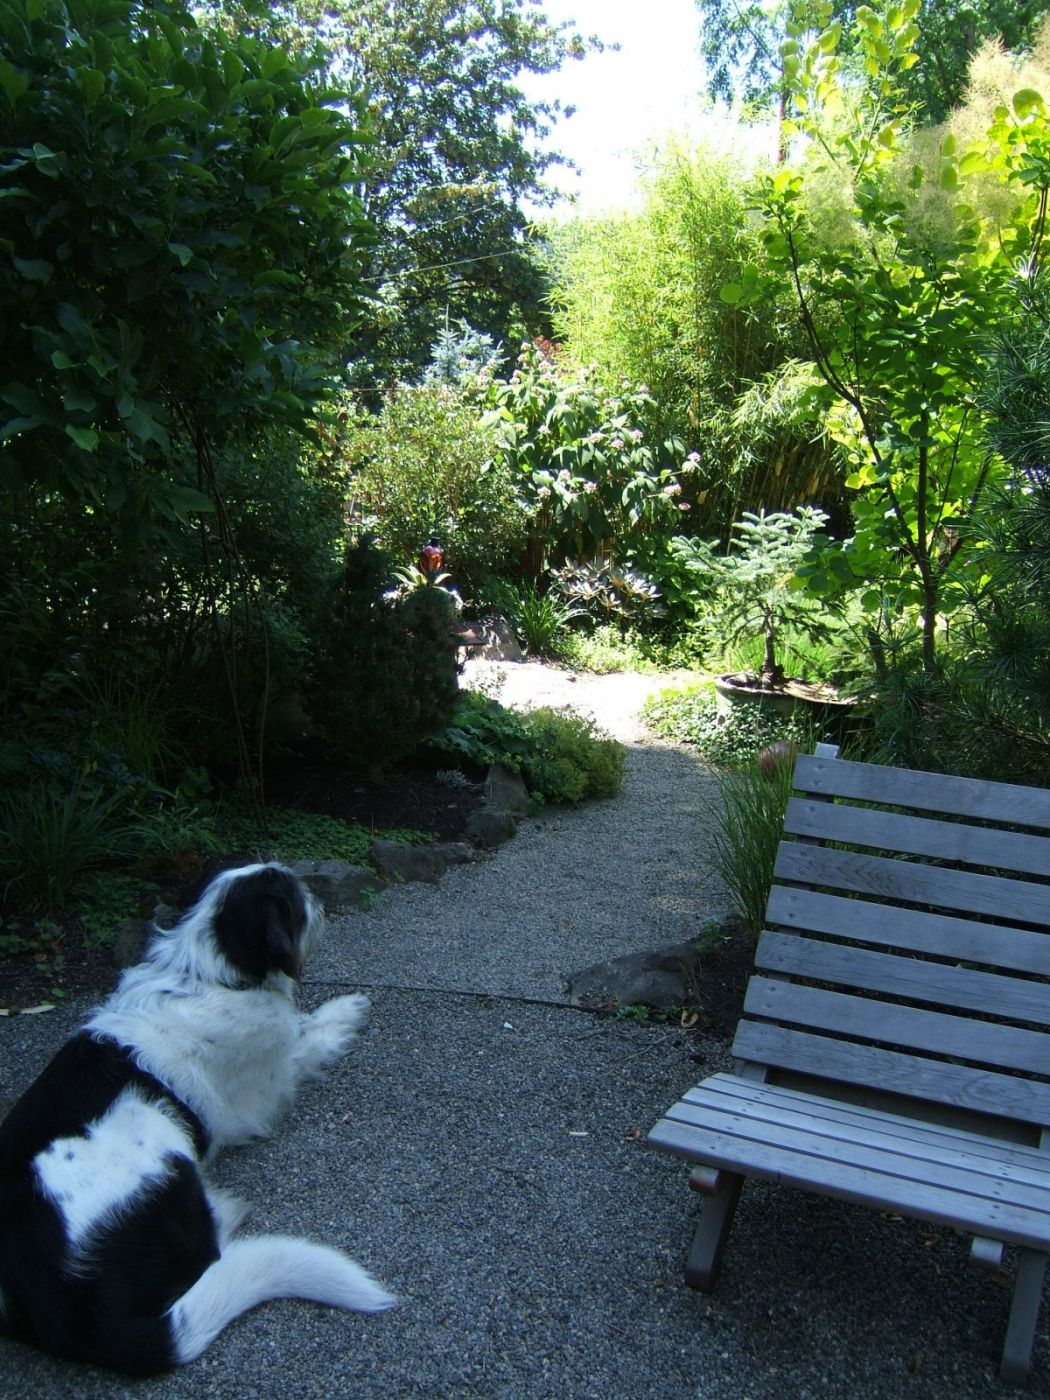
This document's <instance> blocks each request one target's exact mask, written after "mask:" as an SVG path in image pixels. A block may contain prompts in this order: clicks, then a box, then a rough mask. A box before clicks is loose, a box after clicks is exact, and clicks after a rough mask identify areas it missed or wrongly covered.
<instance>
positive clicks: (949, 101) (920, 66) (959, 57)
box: [696, 0, 1050, 122]
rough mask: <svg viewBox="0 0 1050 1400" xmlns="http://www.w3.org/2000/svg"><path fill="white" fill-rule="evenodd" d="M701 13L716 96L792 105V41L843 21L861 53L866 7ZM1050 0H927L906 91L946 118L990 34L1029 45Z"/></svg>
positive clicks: (715, 2)
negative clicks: (858, 28)
mask: <svg viewBox="0 0 1050 1400" xmlns="http://www.w3.org/2000/svg"><path fill="white" fill-rule="evenodd" d="M696 4H697V9H698V10H699V11H700V15H701V25H702V29H701V45H700V48H701V53H702V54H703V57H704V59H705V60H706V62H707V68H708V87H709V91H710V93H711V96H712V97H722V98H725V99H726V100H727V101H728V100H732V99H733V98H735V97H740V98H743V99H744V101H746V102H757V103H759V104H761V105H768V104H770V103H778V104H781V106H782V110H783V104H786V102H787V98H788V93H789V88H790V76H791V74H790V69H791V62H790V60H791V59H792V58H793V57H794V54H793V53H792V52H791V51H790V50H789V51H788V53H787V55H785V54H784V53H783V51H782V46H783V44H784V43H785V42H788V43H790V42H791V41H792V40H794V39H797V38H798V37H799V36H800V35H801V34H803V33H804V32H805V31H806V30H807V29H812V28H814V27H816V28H818V29H819V28H820V27H822V26H825V25H828V24H829V23H831V24H837V25H839V26H841V27H842V30H843V36H844V42H843V44H842V52H843V54H849V55H855V54H856V55H857V57H858V58H860V59H861V61H863V57H862V56H861V55H859V54H857V50H856V49H855V47H854V45H853V43H852V42H851V40H850V35H851V33H853V32H854V31H853V25H854V22H855V20H856V19H857V16H858V14H859V11H860V10H861V9H863V8H866V7H865V6H863V5H858V4H857V3H856V0H835V3H834V4H833V6H832V7H831V11H830V13H829V14H828V15H827V16H826V17H825V16H824V15H823V14H822V13H821V12H820V11H819V9H818V8H817V7H814V5H813V3H812V0H776V3H774V4H772V5H770V4H762V3H753V2H752V3H745V4H740V3H737V0H696ZM1048 9H1050V0H1021V3H1017V0H922V3H921V4H920V7H919V10H918V11H917V13H916V23H917V24H918V25H919V28H920V30H921V32H922V37H923V42H922V46H921V47H920V48H917V49H916V50H915V62H914V64H913V65H912V66H911V68H910V69H909V70H908V71H907V72H905V73H904V74H902V93H903V95H904V97H905V100H906V101H907V102H909V103H911V104H914V105H915V106H917V107H918V108H919V110H920V111H921V112H922V113H923V115H924V116H925V118H926V119H927V120H929V121H934V122H937V121H943V120H944V118H945V117H946V116H947V114H948V112H949V111H950V110H951V109H952V108H953V107H954V106H956V105H957V104H958V103H959V102H960V101H961V99H962V97H963V93H964V90H965V87H966V78H967V69H968V66H969V62H970V59H971V57H972V56H973V54H974V53H975V52H976V51H977V49H978V48H979V47H980V45H981V44H982V42H984V41H985V40H987V39H991V38H995V37H997V36H998V37H999V38H1001V39H1002V41H1003V43H1004V44H1005V46H1006V47H1007V48H1009V49H1017V48H1022V47H1024V46H1026V45H1027V44H1029V43H1030V42H1031V40H1032V38H1033V36H1034V34H1035V31H1036V28H1037V26H1038V23H1039V20H1040V19H1041V17H1042V16H1043V15H1045V14H1046V12H1047V10H1048Z"/></svg>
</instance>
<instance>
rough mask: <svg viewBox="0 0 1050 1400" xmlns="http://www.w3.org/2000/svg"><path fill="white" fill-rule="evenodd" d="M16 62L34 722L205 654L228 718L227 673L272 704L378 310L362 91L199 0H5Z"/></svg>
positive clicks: (11, 93)
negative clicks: (323, 441)
mask: <svg viewBox="0 0 1050 1400" xmlns="http://www.w3.org/2000/svg"><path fill="white" fill-rule="evenodd" d="M0 54H2V58H0V198H2V200H3V204H2V207H3V209H4V216H3V222H2V224H0V318H2V321H3V325H4V336H3V343H2V345H0V412H2V416H0V525H2V530H0V570H2V573H3V577H4V581H5V584H6V585H7V586H8V587H10V588H12V589H13V590H14V591H15V593H16V594H17V595H19V596H21V597H23V598H24V599H25V601H26V602H27V604H28V606H29V608H30V615H31V616H32V617H34V618H35V619H36V620H37V623H39V629H38V638H37V640H36V642H34V640H33V638H32V637H31V636H30V635H29V634H28V633H27V632H26V631H25V630H23V631H22V633H21V641H22V642H23V643H24V644H25V645H24V647H23V648H22V650H21V653H20V655H19V657H18V658H17V662H16V664H15V665H14V667H13V670H12V672H11V673H10V679H11V683H12V685H13V686H14V690H15V692H16V697H17V698H18V700H19V703H24V704H25V705H26V707H27V708H26V710H25V714H26V715H27V717H28V718H29V719H33V718H34V714H33V711H32V704H33V695H34V687H35V685H37V684H38V683H39V682H40V681H41V679H43V678H45V677H46V678H48V686H49V688H50V693H51V694H52V695H56V694H58V693H60V692H61V691H62V690H63V688H65V689H66V690H73V691H74V692H75V690H76V688H77V686H82V685H83V680H84V672H85V670H86V669H90V667H91V665H93V664H97V665H99V666H100V667H103V668H105V667H106V666H107V665H111V666H112V667H114V668H116V667H117V666H119V665H120V664H121V662H122V661H126V662H128V663H129V665H130V667H131V668H132V671H133V673H135V674H139V675H142V674H144V673H145V672H146V671H147V670H149V669H150V668H152V667H158V668H161V674H162V675H163V677H164V678H165V679H166V680H167V681H169V682H170V683H171V684H173V685H176V684H179V683H181V682H182V681H184V679H185V677H186V676H187V675H190V674H193V673H196V672H199V671H207V673H208V685H207V688H206V690H204V692H203V694H204V696H205V697H206V699H207V702H208V704H209V708H210V709H211V710H214V709H215V708H221V707H219V706H216V702H215V699H214V697H215V693H216V690H217V687H216V684H215V676H216V672H217V671H218V672H219V673H222V672H223V671H225V677H226V683H227V684H226V691H227V697H228V704H227V711H226V714H225V716H224V717H225V718H229V712H230V709H231V708H232V711H233V714H234V715H235V716H236V715H237V713H238V712H239V709H240V707H241V706H242V704H243V703H244V696H245V687H246V686H247V685H249V684H251V685H252V687H253V689H254V692H255V693H254V699H253V708H254V709H255V710H257V711H262V710H264V709H265V695H266V690H267V686H268V680H267V664H266V656H267V654H269V655H270V656H271V657H272V656H273V653H274V651H275V650H276V649H277V648H278V646H279V645H281V642H282V638H283V639H285V640H287V642H288V645H289V647H290V648H291V649H292V650H293V651H294V650H296V649H298V647H299V643H300V641H301V636H299V635H298V623H297V622H296V621H295V619H294V616H293V615H292V613H291V612H289V610H288V601H289V599H290V597H291V594H292V593H294V592H295V589H296V583H295V581H294V579H295V577H298V578H300V580H301V578H302V575H303V573H304V572H306V573H308V572H309V570H308V569H300V570H299V571H298V574H297V572H296V567H295V566H293V567H292V568H290V569H283V568H282V563H281V562H278V561H285V562H286V561H287V551H288V549H289V548H290V547H291V545H292V541H293V539H294V536H295V534H296V530H295V527H296V526H297V525H299V524H301V523H302V522H300V520H299V517H298V515H297V513H296V512H297V508H298V507H299V506H300V505H301V504H303V502H304V501H305V502H307V503H308V505H309V506H313V507H317V506H318V504H319V501H320V499H321V498H322V497H324V498H325V500H326V502H327V504H326V506H325V509H324V511H323V512H319V513H318V514H316V515H314V516H313V522H314V523H316V521H318V520H320V519H323V520H324V521H325V522H326V524H328V523H330V521H331V515H330V512H329V507H330V500H331V492H330V491H329V490H328V483H327V481H325V480H324V478H325V468H324V466H323V465H322V463H320V462H316V461H315V462H310V461H307V462H306V463H305V465H304V464H303V463H301V462H300V459H299V442H300V441H301V439H302V435H303V433H304V432H306V431H307V429H308V428H309V425H310V423H311V421H312V420H313V418H314V417H315V415H316V413H317V412H318V410H319V408H320V406H321V405H322V403H323V402H324V399H325V397H326V395H327V394H328V393H329V391H330V389H331V387H332V385H333V383H334V382H335V379H336V374H337V370H338V368H339V366H338V363H337V361H336V359H335V354H334V352H335V351H336V350H337V349H338V346H339V344H340V342H341V341H342V340H343V339H344V338H345V336H346V334H347V332H348V329H349V328H350V327H352V325H353V324H354V321H355V319H356V317H357V316H358V312H359V305H360V293H361V281H360V270H361V269H360V262H361V250H362V245H363V241H364V239H365V237H366V235H367V228H368V226H367V224H366V223H365V221H364V217H363V211H362V206H361V202H360V200H359V198H358V196H357V195H356V193H355V187H356V186H357V184H358V183H359V182H360V179H361V176H362V171H363V164H362V156H363V150H364V145H363V137H362V132H361V127H360V121H359V118H360V104H359V102H358V101H357V99H355V98H353V97H349V96H347V95H346V94H343V93H339V92H336V91H333V90H330V89H328V88H326V87H325V85H324V83H323V82H322V74H321V72H320V70H319V69H318V68H317V66H316V65H312V64H310V63H308V62H306V61H302V62H300V61H293V60H292V59H291V58H290V57H289V55H288V54H287V53H286V52H284V51H283V50H281V49H280V48H278V47H275V46H274V45H273V44H272V43H267V42H263V41H262V40H260V39H258V38H252V37H245V36H231V35H229V34H226V33H224V32H221V31H215V32H210V31H208V30H206V29H204V28H202V27H200V26H199V25H198V23H197V22H196V21H195V20H194V18H193V16H192V15H191V14H190V12H189V10H188V9H187V8H186V7H185V6H184V5H182V4H178V3H167V4H163V5H162V4H152V5H147V4H140V3H130V0H66V2H65V3H60V0H0ZM264 440H265V442H266V448H265V450H263V449H261V448H259V444H260V442H262V441H264ZM275 452H281V453H283V454H284V455H283V456H282V457H281V460H280V461H275V460H274V458H273V455H272V454H274V453H275ZM302 535H305V536H308V537H309V542H308V546H307V547H304V553H303V556H302V558H304V559H305V558H306V557H311V558H319V557H320V553H319V552H318V551H315V550H314V549H313V546H315V545H316V544H317V540H316V536H314V535H312V534H311V523H310V519H309V517H308V520H307V523H306V524H305V526H304V527H303V530H302V532H301V537H302ZM275 541H278V542H280V543H279V546H278V550H279V552H275ZM301 542H303V543H304V545H305V544H306V541H304V540H302V538H301ZM306 587H307V591H309V589H310V587H311V585H307V586H306ZM285 624H287V625H285ZM278 630H280V632H281V636H280V637H279V636H278ZM268 631H269V638H268V636H267V634H268ZM249 636H251V637H253V638H254V641H255V643H256V644H257V652H256V656H255V658H253V660H252V661H251V663H250V664H249V661H248V658H247V657H246V656H245V654H244V648H245V645H246V639H247V638H248V637H249ZM153 680H154V681H155V680H156V675H154V677H153ZM64 699H67V700H68V696H64ZM216 728H218V729H219V730H222V731H223V732H229V730H228V729H224V727H223V726H217V727H216ZM234 732H236V734H237V735H238V748H239V753H240V758H241V762H242V767H243V768H244V770H245V771H247V770H248V769H249V768H250V767H251V766H252V764H251V759H250V756H249V751H248V740H247V736H246V731H245V729H244V727H243V726H242V725H239V724H238V725H235V726H234Z"/></svg>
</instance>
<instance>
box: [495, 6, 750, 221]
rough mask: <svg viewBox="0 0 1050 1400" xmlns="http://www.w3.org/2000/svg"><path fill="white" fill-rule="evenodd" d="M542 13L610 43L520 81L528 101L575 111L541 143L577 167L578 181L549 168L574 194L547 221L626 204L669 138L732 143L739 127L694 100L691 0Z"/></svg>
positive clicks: (697, 95)
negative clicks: (553, 70) (553, 102)
mask: <svg viewBox="0 0 1050 1400" xmlns="http://www.w3.org/2000/svg"><path fill="white" fill-rule="evenodd" d="M543 9H544V11H545V12H546V14H547V15H548V16H549V18H550V19H552V20H554V21H555V22H559V21H562V20H572V21H573V22H574V23H575V25H576V28H577V29H578V30H579V31H580V32H581V33H582V34H597V35H598V37H599V38H600V39H602V40H603V41H604V42H605V43H606V44H608V45H610V46H611V45H612V44H613V43H614V42H615V43H619V45H620V48H619V50H618V51H613V50H612V49H611V47H610V48H607V49H606V51H605V52H604V53H595V54H588V55H587V57H586V58H584V59H581V60H579V61H578V62H576V61H573V62H568V63H566V64H565V66H564V67H563V69H562V71H561V72H560V73H553V74H548V75H546V76H544V77H540V76H536V75H532V74H525V75H523V76H522V79H521V82H522V87H523V89H524V90H525V92H526V94H527V95H528V96H529V97H530V98H531V99H533V100H534V101H536V100H547V101H551V100H553V99H555V98H557V99H559V100H560V101H561V103H562V104H563V105H569V104H572V105H573V106H575V108H576V111H575V113H574V115H573V116H572V117H569V118H568V119H562V120H559V121H558V122H557V124H556V126H555V129H554V132H553V134H552V136H551V137H550V139H549V142H548V143H547V144H548V145H549V146H550V147H551V148H552V149H554V150H558V151H561V152H562V153H563V154H564V155H566V156H569V157H570V158H571V159H572V160H573V161H575V163H576V164H577V165H578V166H579V168H580V173H579V174H578V175H577V174H574V173H573V172H571V171H561V170H556V171H552V172H551V174H552V181H553V183H555V184H556V185H557V186H558V188H559V189H561V190H562V191H563V192H564V193H565V194H566V195H575V205H574V206H570V205H563V206H561V207H560V209H559V210H558V211H556V217H567V216H571V215H572V214H573V213H577V214H604V213H610V212H613V211H616V210H622V209H629V208H631V207H632V206H633V205H635V204H636V202H637V200H638V194H639V181H640V178H641V177H642V176H644V174H645V173H646V172H647V171H648V170H650V169H651V168H652V165H653V158H654V154H655V152H656V150H658V149H659V147H660V146H661V145H663V144H664V143H665V142H666V140H667V138H668V136H670V135H680V136H686V137H687V138H689V139H690V140H691V141H699V140H701V139H703V140H704V141H706V142H708V143H710V144H711V145H713V146H714V147H715V148H716V149H717V148H721V147H723V146H724V145H725V143H727V142H733V143H739V142H740V141H741V139H742V137H741V131H740V128H739V127H737V126H736V125H735V124H734V123H733V122H732V121H731V120H730V118H729V117H728V115H727V114H726V113H725V112H719V111H716V110H713V109H712V108H711V106H710V104H709V103H708V102H707V100H706V97H705V95H704V64H703V60H702V59H701V57H700V14H699V11H698V10H697V7H696V4H695V0H543ZM767 139H768V138H767ZM540 217H549V215H547V214H546V213H544V214H543V215H540Z"/></svg>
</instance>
